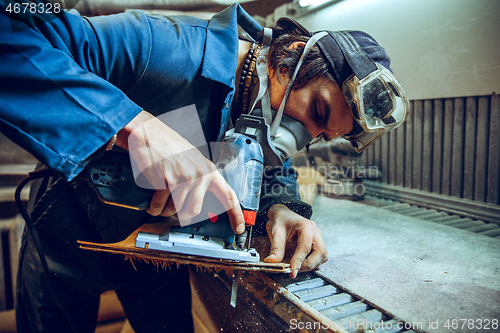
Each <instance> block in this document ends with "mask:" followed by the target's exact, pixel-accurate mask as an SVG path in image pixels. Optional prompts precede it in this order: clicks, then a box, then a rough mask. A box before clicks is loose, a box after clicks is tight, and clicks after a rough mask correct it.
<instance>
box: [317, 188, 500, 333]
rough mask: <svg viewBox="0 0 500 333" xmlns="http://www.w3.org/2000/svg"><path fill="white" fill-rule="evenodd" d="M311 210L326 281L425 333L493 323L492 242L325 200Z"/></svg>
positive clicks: (495, 263)
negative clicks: (324, 255) (323, 249)
mask: <svg viewBox="0 0 500 333" xmlns="http://www.w3.org/2000/svg"><path fill="white" fill-rule="evenodd" d="M313 207H314V215H313V217H312V220H313V221H315V222H316V224H317V225H318V226H319V227H320V229H321V230H322V233H323V238H324V239H325V241H326V243H327V248H328V253H329V257H330V260H329V261H328V262H327V263H326V264H324V265H323V266H321V267H320V270H319V272H318V273H319V274H318V275H320V276H321V277H323V278H325V279H326V280H329V281H331V282H333V283H336V284H338V285H340V286H341V287H342V288H344V289H346V290H347V291H349V292H352V293H354V294H355V295H357V296H360V297H362V298H364V299H366V300H367V301H368V302H369V303H372V304H374V305H375V306H377V307H379V308H381V309H382V310H384V311H386V312H388V313H389V314H392V315H393V316H395V317H396V318H398V319H401V320H404V321H406V322H408V323H412V324H415V325H416V326H415V328H417V329H418V330H422V331H426V332H461V331H463V332H465V331H466V332H475V331H477V332H479V331H481V332H484V330H481V329H480V325H481V324H482V325H483V326H485V325H486V324H488V320H490V321H491V320H493V319H497V320H498V319H500V240H499V239H495V238H491V237H487V236H482V235H478V234H475V233H472V232H469V231H465V230H461V229H457V228H453V227H449V226H446V225H441V224H438V223H434V222H427V221H424V220H421V219H417V218H412V217H408V216H405V215H402V214H398V213H394V212H391V211H388V210H384V209H383V208H376V207H371V206H366V205H363V204H360V203H356V202H352V201H345V200H339V199H332V198H328V197H325V196H318V197H317V198H316V200H315V202H314V206H313ZM454 319H455V320H456V321H455V322H453V320H454ZM460 319H468V320H469V319H472V320H474V322H471V321H469V322H467V323H466V324H465V325H464V323H465V322H464V321H463V320H462V321H461V320H460ZM453 323H455V324H458V328H457V327H456V326H455V327H453V326H452V324H453ZM469 324H470V325H471V326H470V328H468V327H467V325H469ZM497 324H498V321H497ZM462 325H463V329H462ZM489 327H490V330H488V331H489V332H499V331H500V328H499V327H498V326H496V329H495V326H493V325H492V323H491V322H490V323H489ZM454 328H455V329H454Z"/></svg>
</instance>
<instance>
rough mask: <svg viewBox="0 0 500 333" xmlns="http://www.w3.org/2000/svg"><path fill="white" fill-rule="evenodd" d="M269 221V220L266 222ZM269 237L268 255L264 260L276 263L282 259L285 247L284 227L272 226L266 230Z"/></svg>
mask: <svg viewBox="0 0 500 333" xmlns="http://www.w3.org/2000/svg"><path fill="white" fill-rule="evenodd" d="M268 223H270V222H268ZM268 234H269V239H270V240H271V251H269V256H267V258H265V259H264V262H272V263H278V262H281V261H282V260H283V257H284V255H285V247H286V229H285V228H272V229H271V230H269V231H268Z"/></svg>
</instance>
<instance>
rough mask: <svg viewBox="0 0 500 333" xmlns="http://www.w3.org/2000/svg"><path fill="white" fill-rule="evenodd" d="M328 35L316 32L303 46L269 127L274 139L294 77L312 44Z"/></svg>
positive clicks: (323, 32) (324, 32)
mask: <svg viewBox="0 0 500 333" xmlns="http://www.w3.org/2000/svg"><path fill="white" fill-rule="evenodd" d="M327 34H328V33H327V32H326V31H321V32H318V33H317V34H315V35H313V36H312V37H311V38H309V40H308V41H307V43H306V45H305V46H304V51H303V52H302V55H301V56H300V59H299V61H298V62H297V66H296V67H295V71H294V73H293V75H292V77H291V78H290V80H289V81H288V86H287V87H286V91H285V96H284V97H283V100H282V101H281V105H280V108H279V109H278V113H277V114H276V118H274V121H273V124H272V125H271V133H270V134H271V137H272V138H273V137H275V136H276V133H278V128H279V125H280V123H281V118H282V116H283V110H284V109H285V104H286V100H287V99H288V95H289V94H290V91H291V90H292V86H293V82H294V81H295V77H296V76H297V74H298V73H299V70H300V67H301V66H302V63H303V62H304V60H305V59H306V57H307V55H308V54H309V51H310V50H311V49H312V47H313V46H314V44H316V42H317V41H318V40H319V39H320V38H323V37H324V36H326V35H327Z"/></svg>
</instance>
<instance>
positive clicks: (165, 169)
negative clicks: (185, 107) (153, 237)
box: [116, 111, 245, 234]
mask: <svg viewBox="0 0 500 333" xmlns="http://www.w3.org/2000/svg"><path fill="white" fill-rule="evenodd" d="M116 145H117V146H120V147H122V148H125V149H128V150H129V152H130V154H131V156H132V158H133V160H134V161H135V162H136V163H137V167H138V170H139V171H140V173H141V174H142V175H144V176H145V177H146V178H147V180H148V182H149V183H150V184H151V185H152V186H153V187H154V189H156V192H155V193H154V195H153V199H152V201H151V204H150V206H149V209H148V212H149V213H150V214H151V215H153V216H157V215H162V216H172V215H174V214H176V215H177V217H178V218H179V220H180V221H181V224H182V222H183V221H189V220H190V219H192V218H194V217H195V216H197V215H198V214H199V213H200V211H201V208H202V205H203V199H204V197H205V194H206V192H207V191H211V192H213V193H214V194H215V195H216V197H217V198H218V199H219V200H220V202H221V203H222V204H223V205H224V208H225V210H226V211H227V213H228V215H229V220H230V221H231V226H232V228H233V230H234V231H235V232H236V233H238V234H239V233H242V232H243V231H244V230H245V221H244V218H243V213H242V212H241V208H240V205H239V202H238V198H237V196H236V194H235V192H234V191H233V190H232V189H231V187H230V186H229V185H228V184H227V182H226V181H225V179H224V178H223V177H222V175H221V174H220V173H219V172H218V171H217V170H216V168H215V166H214V164H213V163H212V162H211V161H210V160H208V159H206V158H205V157H204V156H203V155H202V154H201V153H200V152H199V151H198V149H196V148H195V147H194V146H193V145H191V144H190V143H189V142H188V141H187V140H185V139H184V138H183V137H182V136H180V135H179V134H178V133H177V132H175V131H174V130H172V129H171V128H170V127H168V126H167V125H166V124H164V123H163V122H161V121H160V120H158V119H156V118H155V117H154V116H153V115H151V114H150V113H148V112H146V111H142V112H141V113H139V115H137V116H136V117H135V118H134V119H133V120H132V121H131V122H130V123H129V124H128V125H126V126H125V127H124V128H123V129H122V130H121V131H120V132H119V133H118V136H117V140H116ZM185 223H186V222H185ZM186 224H188V223H186Z"/></svg>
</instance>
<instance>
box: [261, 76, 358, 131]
mask: <svg viewBox="0 0 500 333" xmlns="http://www.w3.org/2000/svg"><path fill="white" fill-rule="evenodd" d="M281 77H282V79H283V81H284V82H283V83H282V82H280V81H279V80H278V77H277V75H276V73H273V72H272V71H271V73H270V78H269V95H270V98H271V108H272V109H274V110H278V109H279V107H280V104H281V101H282V100H283V97H284V96H285V91H286V83H288V78H287V77H285V75H282V76H281ZM284 113H285V114H286V115H288V116H290V117H292V118H295V119H296V120H298V121H300V122H301V123H302V124H304V126H305V127H306V128H307V130H308V131H309V133H310V134H311V136H312V137H313V138H315V137H317V136H319V135H324V136H325V137H326V138H328V139H333V138H337V137H339V136H342V135H345V134H348V133H349V132H351V131H352V129H353V121H354V119H353V117H352V114H351V111H350V110H349V106H348V105H347V103H346V101H345V99H344V95H343V94H342V90H341V89H340V87H339V85H338V84H337V83H336V82H333V81H330V80H329V79H327V78H324V77H322V78H319V79H317V80H314V81H310V82H309V83H307V84H306V85H305V86H304V87H302V88H301V89H292V91H291V92H290V95H289V96H288V99H287V101H286V104H285V110H284Z"/></svg>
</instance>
